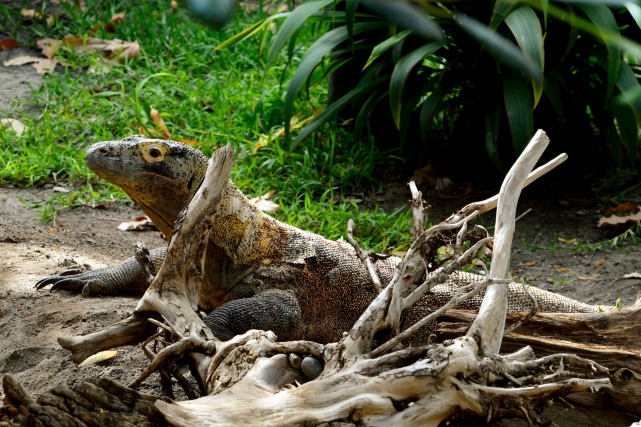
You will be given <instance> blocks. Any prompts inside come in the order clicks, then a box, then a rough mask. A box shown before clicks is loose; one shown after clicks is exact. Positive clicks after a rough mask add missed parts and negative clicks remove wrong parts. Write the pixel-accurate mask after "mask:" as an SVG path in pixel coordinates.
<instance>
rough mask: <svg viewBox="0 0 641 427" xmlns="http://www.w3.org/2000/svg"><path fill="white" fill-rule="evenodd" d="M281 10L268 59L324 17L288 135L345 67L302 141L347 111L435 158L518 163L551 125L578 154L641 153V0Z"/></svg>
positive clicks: (561, 144)
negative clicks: (309, 89) (305, 96)
mask: <svg viewBox="0 0 641 427" xmlns="http://www.w3.org/2000/svg"><path fill="white" fill-rule="evenodd" d="M419 6H420V8H419ZM272 18H276V19H284V22H283V23H282V25H281V26H280V28H279V31H278V32H277V34H276V36H275V37H274V38H273V40H272V43H271V49H270V53H269V59H268V62H267V64H268V66H271V65H273V64H274V63H275V59H276V57H277V53H278V51H280V50H281V49H282V48H284V47H285V46H290V51H291V46H292V45H293V44H294V43H295V42H296V37H297V34H298V32H299V31H300V29H301V28H302V27H303V25H305V24H308V25H315V26H316V28H317V29H318V31H317V32H316V34H317V40H316V42H315V43H314V44H312V45H311V46H310V47H309V49H308V51H307V53H306V54H305V56H304V57H303V59H302V60H301V61H300V62H299V63H295V64H294V63H293V62H291V61H290V64H292V67H295V70H296V72H295V74H294V76H293V78H292V79H291V80H290V82H289V84H288V86H287V94H286V98H285V124H286V130H287V135H286V136H287V139H288V141H289V138H290V136H289V126H287V124H289V122H290V119H291V117H292V111H293V110H292V108H293V105H294V100H295V99H296V98H297V97H298V96H300V94H301V93H304V91H302V90H301V89H302V88H303V87H305V85H306V84H307V85H310V84H313V83H314V82H316V81H317V80H318V77H319V76H318V74H319V70H320V71H321V72H322V73H324V74H329V71H328V70H331V72H332V73H333V74H332V75H330V94H329V101H330V107H328V108H327V109H326V110H325V111H324V112H323V113H321V114H319V115H318V116H317V117H315V118H314V120H312V121H311V122H310V123H309V124H308V125H307V127H306V128H303V129H302V130H301V132H300V133H298V135H296V136H295V137H294V138H292V140H291V145H290V149H294V148H295V147H296V146H297V145H298V144H299V143H300V142H301V141H302V140H303V139H304V138H306V137H308V136H309V134H310V133H311V132H312V131H313V130H315V129H317V128H318V127H319V126H321V125H322V124H324V123H327V122H328V121H330V120H331V119H332V118H334V117H335V116H337V115H338V116H339V117H340V118H342V119H343V121H345V120H349V119H353V120H354V121H353V122H348V123H350V124H349V126H350V127H351V128H352V129H353V130H355V131H356V133H357V134H361V133H364V131H365V130H366V128H367V127H369V128H370V130H371V131H372V133H373V135H374V136H375V138H376V142H377V144H378V145H379V147H382V148H384V149H389V148H393V147H401V148H402V149H404V150H405V154H408V153H413V154H414V156H415V157H417V156H416V152H417V151H419V152H422V153H424V154H426V156H421V158H422V159H423V161H422V163H425V161H428V162H433V163H437V164H442V165H443V164H444V165H448V166H452V164H451V163H450V164H448V160H446V159H451V160H450V162H451V161H455V162H456V164H457V165H458V166H459V167H460V166H463V167H466V166H469V165H472V164H474V163H476V164H483V163H485V162H484V160H488V159H489V160H490V161H491V162H492V164H494V166H495V167H496V168H497V169H498V170H499V171H504V170H505V168H506V167H507V166H509V165H510V164H511V163H512V162H513V161H514V159H515V158H516V156H518V154H519V153H520V152H521V151H522V150H523V149H524V148H525V146H526V145H527V143H528V142H529V140H530V138H531V137H532V135H533V134H534V131H535V130H536V129H537V128H543V129H545V130H546V131H547V132H548V134H549V135H550V136H551V138H552V139H553V141H554V144H555V150H554V152H555V153H558V152H559V151H561V150H563V151H567V152H568V153H569V154H570V158H571V159H572V160H573V161H574V164H575V165H583V166H584V167H588V166H593V165H595V164H598V165H604V160H607V161H606V163H607V164H609V165H612V166H620V165H622V164H627V165H632V166H635V165H636V163H637V159H638V145H639V130H640V129H641V89H640V86H639V80H638V79H639V77H638V74H639V73H640V72H641V67H640V66H639V64H641V45H639V44H637V43H636V42H634V41H633V40H641V27H640V26H641V8H640V7H639V6H638V5H637V4H636V3H634V2H613V1H611V2H605V3H604V2H593V1H585V2H576V3H575V2H560V1H559V2H551V3H550V2H548V1H538V0H529V1H512V0H497V1H491V2H469V1H467V2H463V1H459V2H448V3H436V2H429V1H428V2H421V3H419V4H418V6H414V5H411V4H409V3H398V2H392V1H385V0H376V1H374V0H368V1H362V2H360V5H359V2H358V1H355V0H346V1H340V0H338V1H335V2H331V1H328V0H312V1H308V2H306V3H304V4H303V5H301V6H300V7H299V8H298V9H295V10H294V11H293V12H291V13H283V14H280V15H278V16H277V17H272ZM393 21H395V22H393ZM396 23H399V25H397V24H396ZM267 24H268V20H265V21H264V23H263V24H262V26H263V27H262V28H263V29H266V28H267ZM400 25H402V27H401V26H400ZM254 30H255V31H256V32H258V31H260V30H261V28H255V29H254ZM251 35H252V34H251V33H250V32H247V33H245V34H244V37H243V36H240V37H237V38H235V39H234V42H239V41H241V40H243V39H244V38H246V37H249V36H251ZM635 73H636V74H635ZM463 152H465V153H466V156H465V159H461V154H462V153H463ZM479 160H481V161H479ZM410 166H414V167H415V166H421V165H420V164H412V165H410Z"/></svg>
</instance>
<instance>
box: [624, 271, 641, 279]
mask: <svg viewBox="0 0 641 427" xmlns="http://www.w3.org/2000/svg"><path fill="white" fill-rule="evenodd" d="M623 278H624V279H641V273H637V272H636V271H635V272H634V273H629V274H624V275H623Z"/></svg>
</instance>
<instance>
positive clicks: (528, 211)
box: [514, 208, 532, 222]
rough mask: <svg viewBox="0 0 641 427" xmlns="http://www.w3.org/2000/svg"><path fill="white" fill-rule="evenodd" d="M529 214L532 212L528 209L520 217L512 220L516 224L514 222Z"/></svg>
mask: <svg viewBox="0 0 641 427" xmlns="http://www.w3.org/2000/svg"><path fill="white" fill-rule="evenodd" d="M530 212H532V208H530V209H528V210H526V211H525V212H523V213H522V214H521V215H519V216H517V217H516V219H515V220H514V222H516V221H518V220H520V219H521V218H523V217H524V216H525V215H527V214H529V213H530Z"/></svg>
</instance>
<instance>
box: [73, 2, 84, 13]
mask: <svg viewBox="0 0 641 427" xmlns="http://www.w3.org/2000/svg"><path fill="white" fill-rule="evenodd" d="M74 3H76V6H77V7H78V9H80V10H82V11H83V12H84V11H85V10H87V6H86V5H85V0H74Z"/></svg>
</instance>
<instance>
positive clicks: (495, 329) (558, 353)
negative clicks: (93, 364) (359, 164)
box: [0, 131, 641, 427]
mask: <svg viewBox="0 0 641 427" xmlns="http://www.w3.org/2000/svg"><path fill="white" fill-rule="evenodd" d="M547 144H548V139H547V136H546V135H545V133H543V132H542V131H539V132H537V134H536V135H535V136H534V138H533V140H532V141H531V142H530V145H529V146H528V147H527V149H526V150H525V151H524V153H523V154H522V156H521V157H520V158H519V160H518V161H517V163H516V164H515V165H514V166H513V167H512V169H511V170H510V172H509V173H508V175H507V177H506V179H505V181H504V184H503V186H502V188H501V192H500V193H499V195H498V196H497V197H495V198H491V199H488V200H486V201H483V202H478V203H473V204H471V205H468V206H466V207H465V208H463V209H462V210H461V211H459V212H457V213H456V214H454V215H452V216H451V217H450V218H448V219H447V220H446V221H444V222H443V223H441V224H439V225H437V226H435V227H432V228H431V229H429V230H427V231H423V230H422V228H421V229H419V227H418V225H419V224H422V221H423V217H422V215H423V202H422V200H421V195H420V192H418V191H415V190H416V189H415V188H412V190H413V191H412V193H413V197H414V200H413V204H412V206H413V212H414V214H415V218H414V228H413V232H414V236H415V240H414V243H413V244H412V246H411V247H410V249H409V250H408V253H407V255H406V256H405V258H404V259H403V261H402V262H401V264H400V265H399V267H398V269H397V271H396V273H395V275H394V277H393V279H392V281H391V283H390V284H389V285H387V286H386V287H382V286H380V280H378V278H377V277H376V273H375V271H374V270H373V269H371V268H370V269H368V271H370V275H371V276H372V283H373V285H374V286H376V287H377V288H378V289H380V292H379V294H378V296H377V297H376V298H375V300H374V301H372V303H371V304H370V306H369V307H368V309H367V310H366V311H365V312H364V313H363V314H362V316H361V317H360V318H359V319H358V321H357V322H356V323H355V324H354V326H353V327H352V329H351V330H350V331H348V332H346V333H345V334H344V335H343V337H342V338H341V339H340V340H339V341H338V342H335V343H330V344H325V345H321V344H318V343H313V342H307V341H292V342H278V341H277V339H276V337H275V336H274V334H273V333H271V332H265V331H248V332H246V333H245V334H243V335H240V336H237V337H235V338H233V339H232V340H230V341H227V342H221V341H218V340H216V339H215V338H213V334H212V333H211V331H209V330H208V329H207V328H206V327H205V325H204V324H203V323H202V320H201V319H200V317H199V316H198V314H197V312H196V310H197V306H198V292H199V286H200V280H201V277H202V276H201V274H202V267H203V266H202V259H203V256H204V253H205V250H206V244H205V243H206V241H207V230H208V218H209V216H210V215H211V214H212V212H214V211H215V209H216V207H217V203H218V201H219V200H220V194H221V191H222V188H224V185H225V184H226V182H227V179H228V176H229V171H230V170H231V151H230V150H229V149H228V148H224V149H220V150H218V151H217V152H216V153H215V154H214V156H213V157H212V160H211V161H210V166H209V169H208V172H207V176H206V178H205V182H204V183H203V185H202V186H201V188H200V190H199V191H198V193H197V195H196V196H195V197H194V199H193V200H192V202H191V203H190V205H189V206H188V208H187V209H186V211H185V213H184V214H183V215H181V217H180V219H179V221H178V223H177V224H176V228H175V231H174V235H173V236H172V240H171V242H170V246H169V251H168V255H167V259H166V260H165V263H164V264H163V266H162V267H161V269H160V271H159V272H158V274H157V275H155V276H154V275H153V270H152V269H150V268H148V267H149V265H148V262H147V264H146V261H145V257H144V253H139V255H141V256H140V257H138V258H139V262H141V264H142V265H143V267H146V268H148V275H149V276H150V279H151V280H153V281H152V284H151V286H150V288H149V290H148V291H147V293H146V294H145V295H144V296H143V298H142V299H141V301H140V303H139V305H138V308H137V310H136V314H134V317H135V316H138V317H137V318H135V319H128V320H126V321H124V324H123V325H120V326H119V327H118V328H111V329H108V330H105V331H101V332H98V333H95V334H91V335H89V336H87V337H83V339H80V338H74V339H64V340H62V339H61V340H60V341H59V342H60V343H61V345H63V346H64V347H65V348H67V349H69V350H71V351H72V355H73V356H72V357H73V358H74V360H79V359H81V356H84V355H85V354H87V353H91V352H92V350H96V351H98V350H97V349H101V350H102V349H105V348H104V347H105V344H104V342H108V343H115V342H118V343H119V344H118V345H121V344H122V343H123V342H127V343H133V342H135V341H139V342H142V341H144V340H147V342H149V341H150V339H154V337H157V336H159V335H162V334H164V335H165V336H166V339H169V340H171V341H172V342H173V343H172V342H170V343H168V345H167V346H165V347H164V348H163V349H162V350H160V351H159V352H158V353H157V354H149V353H148V354H149V355H150V357H153V361H152V362H151V363H150V366H149V368H148V369H147V370H146V371H145V372H143V373H142V374H141V376H140V377H139V378H138V379H137V380H136V381H135V382H134V383H133V384H132V386H133V387H135V386H136V385H138V384H139V383H140V382H141V381H144V380H145V378H147V376H148V374H149V373H151V372H152V371H153V370H155V369H165V368H167V367H168V366H169V367H170V365H171V364H172V363H173V362H174V361H175V360H176V358H177V357H178V356H180V355H182V354H185V353H189V354H190V357H191V358H192V359H193V361H194V363H195V364H196V366H197V372H198V375H199V376H200V379H201V380H202V382H203V384H204V388H206V393H207V394H208V395H206V396H202V397H200V398H198V399H195V400H190V401H184V402H173V401H171V400H167V399H161V398H156V397H151V396H147V395H143V394H141V393H138V392H136V391H134V390H131V389H129V388H125V387H122V386H119V385H117V384H115V383H113V382H110V381H108V380H100V381H93V382H85V383H82V384H81V385H79V386H77V387H74V388H73V389H71V388H64V387H62V388H60V387H58V388H56V389H54V390H51V391H50V392H47V393H45V394H43V395H41V396H40V397H39V398H38V400H37V401H34V400H33V399H32V398H31V397H29V396H28V395H27V394H26V393H25V392H24V390H22V388H21V387H20V385H19V384H17V383H16V382H15V381H14V380H13V379H12V378H11V377H10V376H9V375H5V377H4V383H3V386H4V389H5V393H6V396H7V398H6V399H5V404H6V407H5V408H2V409H1V412H0V416H2V417H4V418H5V419H11V420H13V421H14V422H17V423H20V424H23V425H60V426H72V425H74V426H76V425H100V426H102V427H104V426H109V425H123V421H124V420H126V421H127V422H130V423H131V424H136V423H139V425H173V426H193V425H206V426H236V425H240V424H248V425H262V426H271V425H274V426H286V425H324V426H328V425H330V424H329V423H335V422H336V423H347V425H350V424H358V425H369V426H377V425H381V426H390V425H394V426H410V425H412V426H413V425H427V426H438V425H439V424H440V423H441V422H443V421H446V420H447V421H455V420H457V419H470V420H471V422H472V423H474V422H475V421H476V420H479V421H481V422H488V423H490V422H492V421H493V420H497V419H503V418H521V419H524V420H526V421H527V422H528V423H530V424H541V425H543V424H545V423H546V421H545V415H542V413H543V411H544V410H545V409H546V408H549V407H551V406H552V405H553V404H554V401H555V400H556V402H561V403H564V402H569V401H571V402H573V404H574V405H576V407H579V408H581V410H583V409H587V410H591V411H593V413H594V414H595V416H601V417H609V415H608V414H609V413H610V412H612V411H622V414H620V415H618V418H616V419H617V420H619V419H621V420H624V421H626V422H631V421H634V420H638V419H639V418H641V408H640V407H639V405H637V404H636V402H639V399H640V398H641V388H640V387H639V384H640V383H641V376H640V375H639V373H640V372H641V353H639V348H640V346H639V343H640V341H641V338H639V336H638V333H637V331H638V330H640V329H639V328H640V327H641V303H638V304H637V305H635V306H634V307H631V308H628V309H624V310H617V311H612V312H607V313H598V314H534V313H530V314H529V315H528V316H527V317H525V318H523V317H522V316H523V314H518V315H510V316H507V321H508V323H509V324H517V326H518V327H517V329H515V330H514V331H513V332H511V333H508V334H506V336H505V337H504V331H505V325H506V309H507V306H506V298H505V293H506V290H505V288H506V286H505V285H504V283H506V282H507V273H508V266H509V254H510V246H511V242H512V234H513V231H514V222H515V221H514V217H515V209H516V203H517V200H518V196H519V194H520V191H521V190H522V188H523V187H524V186H525V185H527V184H528V183H529V182H531V181H533V180H534V179H536V178H537V177H538V176H540V175H542V174H543V173H545V172H547V171H549V170H551V169H552V168H553V167H554V166H556V165H557V164H559V163H560V162H562V161H563V160H565V157H564V156H560V157H559V158H557V159H555V160H554V161H552V162H550V163H549V164H548V165H545V166H543V167H541V168H539V169H537V170H536V171H534V172H531V173H530V171H531V170H532V168H533V166H534V164H535V163H536V161H537V160H538V158H539V157H540V155H541V153H542V152H543V150H544V149H545V147H546V146H547ZM494 207H498V212H497V223H496V228H495V236H496V237H495V239H494V241H493V251H492V252H493V258H492V266H491V270H490V271H489V274H488V275H487V278H486V279H484V280H482V281H480V282H478V283H472V284H470V285H469V286H466V287H462V288H460V289H459V291H458V292H457V294H456V295H455V296H454V298H453V299H452V301H451V302H450V303H448V304H447V305H446V306H445V307H443V308H441V309H439V310H436V311H435V312H433V313H431V314H430V315H429V316H427V317H426V318H425V319H423V320H421V321H419V322H418V323H417V324H416V325H414V326H412V327H410V328H408V329H405V330H401V329H400V323H401V316H402V314H403V312H404V311H405V310H407V309H408V308H409V307H411V306H412V305H413V304H414V303H416V301H418V300H419V299H420V298H421V296H423V295H425V293H427V292H429V290H430V289H431V288H432V287H433V286H435V285H437V284H439V283H442V282H443V281H444V280H445V278H446V277H447V273H448V272H449V271H453V270H456V269H458V268H460V267H461V266H463V265H465V264H466V263H468V262H470V261H472V260H473V259H474V258H475V256H476V255H477V254H478V253H479V251H481V250H483V248H484V247H485V246H486V245H488V244H490V243H491V241H492V239H491V238H484V239H480V240H478V241H477V242H476V243H474V244H473V245H472V246H471V247H470V248H469V249H468V250H467V251H465V252H462V251H461V240H462V239H463V236H464V234H465V230H466V228H467V226H468V224H471V223H472V222H473V220H474V219H475V218H476V217H477V216H478V215H479V214H480V213H482V212H485V211H487V210H490V209H492V208H494ZM352 228H353V225H352V224H350V229H349V237H350V239H349V240H350V243H351V244H352V245H353V246H355V248H356V250H357V253H360V254H361V255H362V259H363V261H364V263H365V265H366V266H367V264H368V262H367V256H363V254H364V251H362V249H360V248H359V247H358V244H357V243H356V241H355V240H354V239H353V236H352V235H351V230H352ZM445 231H447V232H452V233H454V236H456V245H455V248H454V253H455V256H454V257H453V258H452V260H451V262H450V263H449V264H447V265H446V266H444V267H443V268H442V270H440V271H437V272H435V273H432V274H428V275H426V265H425V261H424V259H425V258H424V257H425V255H426V251H424V250H423V249H424V248H425V247H426V246H428V245H430V244H432V243H434V241H435V240H436V239H438V238H439V234H440V233H443V232H445ZM140 251H142V249H140ZM485 288H487V291H486V294H485V298H484V300H483V305H482V307H481V309H480V311H479V314H478V315H477V314H474V313H471V312H463V311H458V310H449V309H450V308H454V307H455V306H456V305H457V304H458V303H460V302H462V301H464V300H466V299H468V298H471V297H472V296H474V295H476V294H477V293H478V292H479V291H481V290H482V289H485ZM150 312H156V313H159V314H160V315H162V317H163V319H164V321H165V322H164V323H161V322H158V321H157V320H154V319H153V318H152V319H151V320H150V322H149V323H150V324H152V325H153V328H151V327H147V326H146V327H144V328H143V330H142V331H141V332H140V333H138V334H135V333H133V332H132V330H131V328H130V327H129V326H130V325H132V324H134V323H135V322H137V321H140V319H141V318H142V317H144V316H147V317H149V313H150ZM143 313H147V314H143ZM437 318H438V320H439V321H440V323H439V324H438V327H437V330H436V333H435V341H433V342H432V343H431V344H429V345H425V346H422V347H409V348H405V347H403V345H402V342H403V341H404V340H405V339H407V338H409V337H411V335H412V334H414V333H416V332H417V331H418V330H419V329H420V328H421V327H422V326H425V325H430V324H433V323H432V322H434V321H435V320H437ZM519 320H520V321H521V323H520V324H519V323H518V322H519ZM157 327H158V328H159V329H158V331H159V332H157V329H156V328H157ZM123 331H128V332H127V333H126V334H125V335H126V337H124V338H123V337H120V338H118V336H119V335H120V334H123ZM381 331H387V332H388V333H387V337H388V338H387V340H386V341H383V342H378V341H377V340H378V339H380V338H379V337H378V336H377V333H379V332H381ZM150 337H152V338H150ZM170 337H171V338H170ZM100 341H102V342H100ZM588 342H589V343H590V344H588ZM143 347H144V346H143ZM501 349H502V350H503V352H504V354H500V353H499V352H500V350H501ZM147 350H148V349H147ZM306 355H311V356H314V357H316V358H318V359H320V360H321V361H322V364H323V369H322V372H321V374H320V376H319V377H318V378H317V379H315V380H313V381H306V380H305V379H304V377H303V376H302V375H301V373H300V370H299V369H298V366H296V365H298V363H300V362H294V361H295V360H296V359H297V358H298V360H300V357H299V356H306ZM294 366H296V367H294ZM164 372H165V373H169V372H170V370H168V369H165V371H164ZM78 402H80V403H78ZM566 406H568V407H571V405H569V404H567V405H566ZM558 409H559V408H558V407H557V406H553V407H552V408H551V411H550V412H552V413H554V414H555V415H558V413H559V411H558ZM581 410H572V409H570V410H568V411H567V412H565V414H562V415H561V416H562V417H565V418H561V417H560V418H559V419H564V420H569V421H568V424H563V425H572V423H574V425H582V424H580V422H579V421H578V420H585V416H584V413H582V412H581ZM608 411H610V412H608ZM573 414H574V415H573ZM128 417H130V418H128ZM621 417H623V418H621ZM612 419H614V418H612ZM608 420H611V419H610V418H608ZM608 420H606V421H604V420H603V419H601V420H600V421H601V423H600V424H601V425H605V424H608V422H607V421H608ZM0 421H2V418H0ZM38 423H40V424H38ZM147 423H150V424H147ZM583 425H586V424H583ZM595 425H597V424H595ZM609 425H612V424H609ZM621 425H623V424H621Z"/></svg>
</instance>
